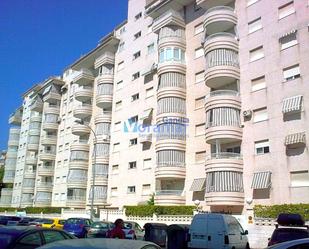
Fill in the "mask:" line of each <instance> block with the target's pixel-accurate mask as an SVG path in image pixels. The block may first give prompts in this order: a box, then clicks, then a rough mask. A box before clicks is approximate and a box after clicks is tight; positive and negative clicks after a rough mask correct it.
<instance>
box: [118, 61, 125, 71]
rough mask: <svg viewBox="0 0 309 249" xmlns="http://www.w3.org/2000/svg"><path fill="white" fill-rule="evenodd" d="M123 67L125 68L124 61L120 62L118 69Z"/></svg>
mask: <svg viewBox="0 0 309 249" xmlns="http://www.w3.org/2000/svg"><path fill="white" fill-rule="evenodd" d="M122 69H124V61H121V62H119V63H118V66H117V71H120V70H122Z"/></svg>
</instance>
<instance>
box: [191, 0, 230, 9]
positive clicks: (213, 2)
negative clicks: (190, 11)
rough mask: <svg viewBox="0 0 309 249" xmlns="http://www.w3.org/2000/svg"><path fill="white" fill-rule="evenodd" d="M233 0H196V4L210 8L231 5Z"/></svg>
mask: <svg viewBox="0 0 309 249" xmlns="http://www.w3.org/2000/svg"><path fill="white" fill-rule="evenodd" d="M233 3H235V0H196V5H197V6H200V7H202V8H203V9H205V10H206V9H210V8H212V7H215V6H224V5H231V4H233Z"/></svg>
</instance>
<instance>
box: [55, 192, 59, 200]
mask: <svg viewBox="0 0 309 249" xmlns="http://www.w3.org/2000/svg"><path fill="white" fill-rule="evenodd" d="M54 200H55V201H59V200H60V196H59V194H58V193H57V194H55V195H54Z"/></svg>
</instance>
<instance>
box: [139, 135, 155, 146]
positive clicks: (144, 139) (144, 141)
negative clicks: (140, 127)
mask: <svg viewBox="0 0 309 249" xmlns="http://www.w3.org/2000/svg"><path fill="white" fill-rule="evenodd" d="M139 142H140V143H142V144H147V143H148V144H149V143H152V134H151V133H149V134H145V133H141V134H139Z"/></svg>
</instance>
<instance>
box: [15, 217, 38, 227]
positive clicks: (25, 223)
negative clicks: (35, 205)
mask: <svg viewBox="0 0 309 249" xmlns="http://www.w3.org/2000/svg"><path fill="white" fill-rule="evenodd" d="M36 219H37V218H33V217H22V219H21V220H20V221H19V222H18V224H17V225H18V226H29V225H30V224H31V222H33V221H35V220H36Z"/></svg>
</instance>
